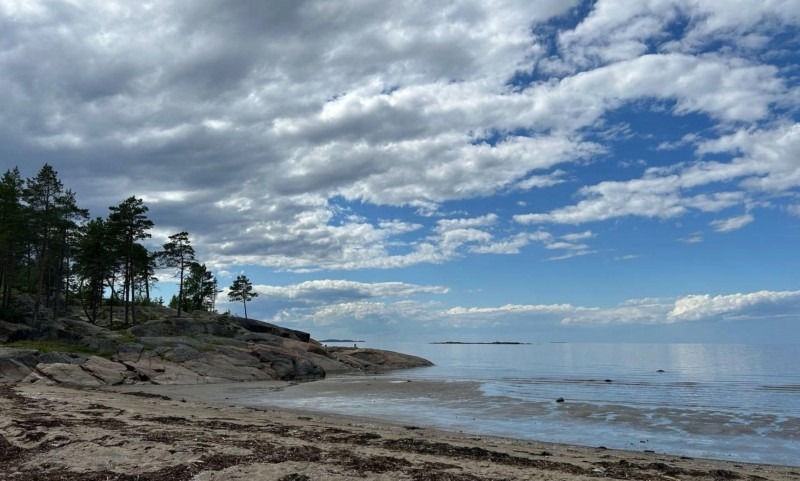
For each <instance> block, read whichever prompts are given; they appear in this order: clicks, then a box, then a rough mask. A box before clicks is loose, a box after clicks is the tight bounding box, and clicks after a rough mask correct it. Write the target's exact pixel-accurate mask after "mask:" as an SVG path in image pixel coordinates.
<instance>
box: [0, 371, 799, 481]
mask: <svg viewBox="0 0 800 481" xmlns="http://www.w3.org/2000/svg"><path fill="white" fill-rule="evenodd" d="M254 387H255V386H247V385H205V386H129V387H126V388H125V389H123V390H121V391H119V392H117V391H88V390H83V391H79V390H71V389H65V388H61V387H55V386H44V385H17V386H10V385H0V436H1V437H0V480H19V481H28V480H46V479H63V480H81V481H89V480H125V481H128V480H130V481H133V480H137V479H138V480H190V479H195V480H261V479H264V480H284V481H290V480H293V481H302V480H345V479H375V480H379V479H380V480H383V479H385V480H423V481H424V480H463V481H480V480H501V479H508V480H516V479H520V480H521V479H551V480H582V479H593V478H608V479H639V480H646V479H654V480H676V479H686V480H688V479H709V480H712V479H713V480H727V479H748V480H762V479H770V480H800V468H793V467H781V466H769V465H758V464H743V463H732V462H723V461H709V460H702V459H687V458H681V457H676V456H669V455H662V454H657V453H646V452H645V453H642V452H626V451H614V450H609V449H604V448H602V447H600V445H601V444H602V440H598V446H597V447H580V446H571V445H560V444H550V443H541V442H535V441H523V440H515V439H506V438H498V437H489V436H471V435H462V434H459V433H451V432H443V431H438V430H434V429H429V428H427V427H426V426H411V425H403V424H395V425H392V424H388V423H381V422H376V421H373V420H369V419H363V418H356V417H345V416H329V415H321V414H317V413H312V412H303V411H297V410H290V409H272V408H253V407H246V406H238V405H233V404H234V402H236V400H235V399H231V398H235V397H236V396H237V392H239V393H240V394H243V393H245V392H246V391H247V390H248V389H253V388H254ZM286 387H287V384H286V383H277V382H276V383H267V384H264V383H262V384H261V385H260V386H258V388H259V389H274V390H275V392H280V390H283V389H285V388H286ZM446 388H447V387H446V386H442V389H446ZM398 389H410V387H402V386H398ZM226 398H228V399H226Z"/></svg>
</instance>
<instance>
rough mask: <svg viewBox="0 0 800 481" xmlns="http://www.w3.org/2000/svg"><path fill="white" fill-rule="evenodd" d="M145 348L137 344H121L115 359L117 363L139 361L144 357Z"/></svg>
mask: <svg viewBox="0 0 800 481" xmlns="http://www.w3.org/2000/svg"><path fill="white" fill-rule="evenodd" d="M143 351H144V346H142V345H141V344H137V343H130V344H120V345H119V346H117V352H115V353H114V357H113V359H114V360H115V361H117V362H127V361H138V360H139V358H140V357H142V352H143Z"/></svg>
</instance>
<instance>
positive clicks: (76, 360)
mask: <svg viewBox="0 0 800 481" xmlns="http://www.w3.org/2000/svg"><path fill="white" fill-rule="evenodd" d="M86 359H87V357H86V356H81V355H79V354H73V353H69V352H47V353H44V354H42V355H40V356H39V362H40V363H42V364H83V363H84V362H86Z"/></svg>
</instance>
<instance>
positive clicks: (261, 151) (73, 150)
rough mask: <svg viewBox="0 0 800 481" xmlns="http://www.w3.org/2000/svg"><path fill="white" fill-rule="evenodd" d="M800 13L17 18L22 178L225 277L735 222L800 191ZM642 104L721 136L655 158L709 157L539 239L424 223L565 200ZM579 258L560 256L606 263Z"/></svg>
mask: <svg viewBox="0 0 800 481" xmlns="http://www.w3.org/2000/svg"><path fill="white" fill-rule="evenodd" d="M795 3H796V2H791V1H777V0H776V1H772V2H766V3H763V4H761V3H758V4H755V3H753V2H747V3H742V2H737V3H736V4H735V5H733V6H730V5H729V4H727V3H726V4H725V5H715V4H714V3H713V2H701V1H699V0H698V1H696V0H692V1H674V0H668V1H664V2H624V1H613V0H602V1H598V2H595V3H593V4H592V5H591V8H590V10H589V12H588V14H586V15H585V16H584V18H576V19H575V20H576V22H575V26H574V27H563V25H564V24H569V23H570V22H566V23H565V22H563V20H564V19H565V18H566V17H565V15H566V16H569V15H574V14H575V12H576V11H581V10H580V9H578V10H574V8H575V7H578V6H579V4H580V2H578V1H577V0H572V1H558V0H547V1H539V2H535V3H533V4H532V3H530V2H524V1H522V0H493V1H477V0H469V1H463V2H455V3H450V4H446V5H441V6H439V7H438V8H437V14H436V15H431V14H430V9H429V8H428V7H427V6H426V5H424V4H421V3H419V2H410V1H408V2H406V1H398V2H393V3H392V4H391V5H386V4H385V3H384V2H378V1H355V0H352V1H351V0H347V1H343V2H338V3H337V4H336V6H332V5H330V4H328V3H326V2H319V1H312V2H290V3H285V4H281V5H270V6H269V8H267V7H265V6H264V4H263V3H259V2H255V1H252V0H250V1H243V2H237V3H236V4H235V5H233V4H231V3H230V2H222V1H219V0H198V1H196V2H192V5H191V6H189V5H187V4H185V3H183V2H173V1H164V2H158V3H135V4H134V3H130V2H121V1H114V0H108V1H98V0H89V1H85V2H78V3H47V2H37V1H33V2H22V1H11V2H4V3H2V5H0V103H2V105H3V109H2V110H1V111H0V143H2V145H4V149H5V150H4V152H6V157H7V158H9V159H14V161H15V162H19V163H20V164H21V166H22V167H23V168H24V169H33V168H34V167H31V166H34V165H38V164H39V163H40V162H42V160H47V161H48V162H50V163H51V164H53V165H54V166H55V167H56V169H57V170H59V172H60V173H61V174H62V175H63V176H64V180H65V184H66V185H68V186H69V187H71V188H73V189H74V190H75V191H76V192H77V193H78V195H79V201H80V202H81V205H82V206H85V207H88V208H90V209H91V210H92V212H93V214H95V215H104V214H105V213H106V210H105V209H106V208H107V207H108V206H109V205H113V204H116V203H118V202H119V201H120V200H121V199H122V198H125V197H127V196H128V195H137V196H140V197H142V198H144V199H145V201H146V202H147V203H148V205H149V206H150V207H151V212H150V213H151V216H152V218H153V220H154V221H155V222H156V224H157V225H159V226H161V228H162V229H164V230H166V231H170V232H177V231H181V230H187V231H189V232H190V234H192V235H193V239H194V242H195V246H196V249H197V251H198V254H199V255H200V256H201V257H202V258H203V259H204V260H205V261H206V262H207V263H208V264H209V265H210V266H213V267H214V268H217V269H225V268H228V267H231V266H236V265H244V264H252V265H259V266H267V267H271V268H275V269H277V270H291V271H301V272H310V271H321V270H349V271H352V270H357V269H399V268H405V267H409V266H413V265H418V264H437V263H443V262H448V261H450V260H452V259H457V258H461V257H463V256H468V255H490V254H506V255H513V254H518V253H520V252H522V251H523V250H524V249H525V248H526V247H527V246H529V245H531V244H534V243H537V242H543V240H542V238H541V234H540V233H539V231H538V230H537V231H535V232H530V231H529V229H528V228H527V227H526V226H528V225H533V224H542V223H555V224H568V225H577V224H582V223H588V222H601V221H607V220H612V219H616V218H620V217H626V216H640V217H646V218H654V219H671V218H677V217H680V216H684V215H686V214H688V213H706V214H708V213H712V214H715V215H718V216H722V215H724V214H721V212H723V211H724V210H725V209H728V208H731V207H734V206H741V205H744V204H746V203H748V202H752V201H754V200H758V199H754V197H769V196H772V195H775V194H776V193H783V192H787V191H790V190H792V189H795V188H796V187H797V186H798V183H800V171H798V168H797V165H796V162H794V161H793V159H796V158H797V154H798V151H799V150H800V147H799V146H800V133H799V132H800V130H799V129H798V126H797V124H796V123H795V122H793V121H791V116H792V115H793V114H792V112H794V110H793V109H794V105H796V102H797V92H796V91H795V90H796V88H795V87H794V83H793V82H794V81H793V80H792V79H793V77H792V74H791V72H789V71H788V70H786V69H784V68H782V67H781V66H780V62H772V63H770V59H769V58H768V57H769V55H779V56H780V55H785V54H783V53H781V52H777V51H771V49H770V51H764V52H762V51H760V50H758V49H769V46H767V47H765V46H764V45H765V44H764V42H765V41H766V39H767V38H768V37H769V35H770V34H771V33H772V30H771V29H772V28H777V29H781V28H789V27H792V26H796V25H798V18H799V14H798V7H797V6H796V4H795ZM554 19H555V22H554V21H553V20H554ZM679 24H680V25H683V27H682V28H681V29H676V28H674V27H675V26H676V25H679ZM545 32H551V33H550V34H547V33H545ZM754 50H755V52H754ZM626 106H637V108H642V109H646V110H650V111H655V110H661V111H663V113H664V115H668V116H670V117H673V118H675V117H684V118H688V117H691V116H698V117H702V118H703V119H705V120H706V121H707V122H708V124H709V128H708V129H707V133H704V135H703V136H702V137H700V136H698V137H692V136H683V137H681V138H680V139H670V138H666V139H660V140H659V141H658V142H657V145H661V146H662V147H663V148H675V147H678V146H681V147H684V146H687V145H691V146H695V148H696V156H695V158H676V159H673V160H670V162H675V164H673V165H669V166H668V167H667V169H666V170H659V169H651V170H649V171H647V172H646V173H645V175H644V176H643V177H642V178H639V179H630V177H629V176H627V175H626V176H625V177H623V178H622V180H606V181H593V182H596V183H594V184H589V185H584V186H583V187H581V188H580V189H579V190H578V191H577V193H576V194H577V199H578V200H577V201H576V203H575V205H564V204H563V202H561V201H560V200H559V201H553V204H551V203H545V204H544V205H548V206H549V207H548V208H547V209H548V210H547V211H543V212H531V213H523V214H519V215H517V216H515V217H514V220H515V221H516V223H517V224H518V225H514V224H510V223H508V222H507V219H506V218H505V216H507V215H510V214H504V213H502V212H501V211H499V210H497V211H496V212H497V213H492V214H487V213H486V212H487V211H492V209H482V210H480V212H467V213H465V214H463V218H464V219H479V221H475V220H473V221H472V222H487V223H485V224H475V225H460V226H459V225H455V224H454V225H448V224H445V223H436V222H429V221H428V220H427V219H420V217H423V215H421V214H423V213H424V214H428V215H431V216H434V215H435V216H437V217H441V216H447V215H446V214H444V212H446V211H448V210H451V211H452V210H460V209H461V206H453V205H451V204H453V203H456V202H459V201H474V200H476V199H488V200H489V201H492V202H493V201H497V199H503V198H504V197H505V196H508V195H511V194H514V195H517V194H526V195H527V194H532V193H534V194H535V191H536V190H537V189H545V188H547V189H548V190H547V192H548V193H549V192H550V191H554V190H559V189H564V190H567V189H568V188H569V186H570V185H572V184H573V183H575V182H580V181H581V177H582V176H581V169H582V167H584V166H586V165H592V164H594V163H595V162H597V161H598V159H601V158H603V157H604V156H608V155H612V154H614V145H613V143H614V140H615V139H618V138H619V137H621V136H620V135H619V131H618V130H619V129H620V128H621V131H622V132H623V133H624V134H625V135H626V136H627V135H631V132H630V130H632V129H634V128H635V127H636V126H635V125H632V124H630V123H626V122H613V121H611V120H610V119H609V117H610V116H611V115H612V114H613V113H614V112H617V111H618V110H619V109H623V108H625V107H626ZM795 110H796V109H795ZM787 112H789V113H788V114H787ZM777 118H783V119H784V121H783V122H779V121H777ZM609 132H610V133H611V135H609ZM713 136H717V138H712V137H713ZM654 143H656V142H654ZM731 155H735V158H734V159H732V160H727V159H728V157H730V156H731ZM717 158H718V159H720V160H716V159H717ZM642 160H643V161H645V162H646V163H647V165H662V163H658V162H653V163H651V162H649V159H642ZM27 174H31V173H30V172H28V173H27ZM578 185H582V184H578ZM554 198H558V199H561V197H555V196H554ZM526 203H527V205H528V206H539V205H541V204H540V203H539V202H534V201H533V200H531V201H527V202H526ZM385 207H389V208H387V209H383V208H385ZM376 211H377V212H378V213H376ZM198 212H201V213H202V215H201V216H198V215H197V213H198ZM365 212H368V213H365ZM515 212H516V211H515ZM718 213H720V214H718ZM491 216H494V217H491ZM481 219H482V220H481ZM445 220H447V219H445ZM452 220H454V221H457V220H458V219H452ZM595 230H597V229H595ZM555 237H557V236H555ZM577 240H579V239H574V240H571V239H568V238H564V239H556V240H553V241H552V242H550V243H547V244H546V245H545V247H548V248H549V249H557V248H558V246H562V247H563V250H564V251H565V253H564V254H559V255H557V256H555V257H553V258H552V259H558V258H562V259H563V258H566V257H567V256H569V257H572V256H576V255H585V254H588V253H591V252H592V251H591V249H590V247H588V244H587V247H585V248H584V249H578V248H576V246H583V243H579V242H576V241H577ZM559 242H561V243H562V244H558V243H559ZM564 242H566V243H571V244H570V246H568V245H567V244H563V243H564Z"/></svg>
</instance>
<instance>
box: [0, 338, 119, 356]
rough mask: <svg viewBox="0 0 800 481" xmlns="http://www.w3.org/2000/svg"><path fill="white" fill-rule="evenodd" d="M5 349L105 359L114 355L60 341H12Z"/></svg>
mask: <svg viewBox="0 0 800 481" xmlns="http://www.w3.org/2000/svg"><path fill="white" fill-rule="evenodd" d="M6 346H7V347H15V348H17V349H35V350H37V351H39V353H40V354H46V353H48V352H66V353H71V354H85V355H88V356H99V357H104V358H106V359H111V356H112V355H113V354H114V353H113V352H109V351H101V350H98V349H91V348H88V347H86V346H81V345H80V344H70V343H66V342H61V341H14V342H10V343H8V344H6Z"/></svg>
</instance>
